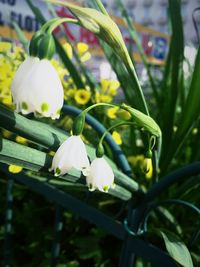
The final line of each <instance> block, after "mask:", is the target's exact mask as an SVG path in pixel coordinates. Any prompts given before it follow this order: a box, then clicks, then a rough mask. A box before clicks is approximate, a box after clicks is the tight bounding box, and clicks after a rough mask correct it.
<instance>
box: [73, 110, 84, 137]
mask: <svg viewBox="0 0 200 267" xmlns="http://www.w3.org/2000/svg"><path fill="white" fill-rule="evenodd" d="M84 124H85V115H84V114H79V115H78V116H77V117H76V118H75V121H74V123H73V130H72V132H73V134H74V135H80V134H82V131H83V127H84Z"/></svg>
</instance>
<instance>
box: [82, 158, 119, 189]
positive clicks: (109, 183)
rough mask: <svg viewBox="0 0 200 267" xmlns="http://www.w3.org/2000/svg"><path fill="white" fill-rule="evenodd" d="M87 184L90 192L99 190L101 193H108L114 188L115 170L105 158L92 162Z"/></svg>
mask: <svg viewBox="0 0 200 267" xmlns="http://www.w3.org/2000/svg"><path fill="white" fill-rule="evenodd" d="M86 182H87V185H88V187H89V190H90V191H93V190H95V189H97V188H98V189H99V190H100V191H103V192H108V190H109V188H110V187H113V186H114V173H113V170H112V168H111V167H110V166H109V164H108V163H107V162H106V160H105V159H104V158H103V157H102V158H95V159H94V160H93V161H92V163H91V166H90V172H89V174H88V175H87V177H86Z"/></svg>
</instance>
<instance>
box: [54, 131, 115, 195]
mask: <svg viewBox="0 0 200 267" xmlns="http://www.w3.org/2000/svg"><path fill="white" fill-rule="evenodd" d="M72 168H75V169H76V170H79V171H81V172H82V174H83V175H84V176H86V182H87V185H88V188H89V190H90V191H93V190H95V189H99V190H100V191H102V192H108V190H109V188H110V187H113V185H114V173H113V171H112V168H111V167H110V166H109V164H108V163H107V161H106V160H105V159H104V158H103V157H98V156H97V157H96V158H95V159H94V160H93V161H92V163H91V165H90V163H89V160H88V157H87V152H86V148H85V145H84V143H83V141H82V139H81V138H80V136H76V135H72V136H70V137H69V138H68V139H67V140H66V141H65V142H64V143H63V144H62V145H61V146H60V147H59V148H58V150H57V152H56V153H55V155H54V158H53V161H52V166H51V168H50V169H49V170H50V171H52V170H53V171H54V175H55V176H59V175H64V174H66V173H68V172H69V171H70V170H71V169H72Z"/></svg>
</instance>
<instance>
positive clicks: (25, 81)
mask: <svg viewBox="0 0 200 267" xmlns="http://www.w3.org/2000/svg"><path fill="white" fill-rule="evenodd" d="M11 93H12V97H13V102H14V104H15V106H16V111H17V112H22V114H29V113H31V112H34V114H35V115H38V116H44V117H51V118H52V119H57V118H59V116H60V114H59V113H60V110H61V108H62V105H63V99H64V94H63V87H62V84H61V81H60V79H59V76H58V74H57V72H56V70H55V69H54V67H53V66H52V65H51V63H50V61H49V60H47V59H42V60H40V59H39V58H37V57H28V58H27V59H26V60H25V61H24V62H23V63H22V64H21V65H20V67H19V68H18V70H17V72H16V74H15V77H14V79H13V81H12V84H11Z"/></svg>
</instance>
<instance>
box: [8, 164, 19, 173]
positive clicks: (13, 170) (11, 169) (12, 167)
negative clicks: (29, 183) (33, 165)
mask: <svg viewBox="0 0 200 267" xmlns="http://www.w3.org/2000/svg"><path fill="white" fill-rule="evenodd" d="M8 170H9V172H11V173H19V172H21V171H22V170H23V168H22V167H21V166H17V165H9V167H8Z"/></svg>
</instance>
